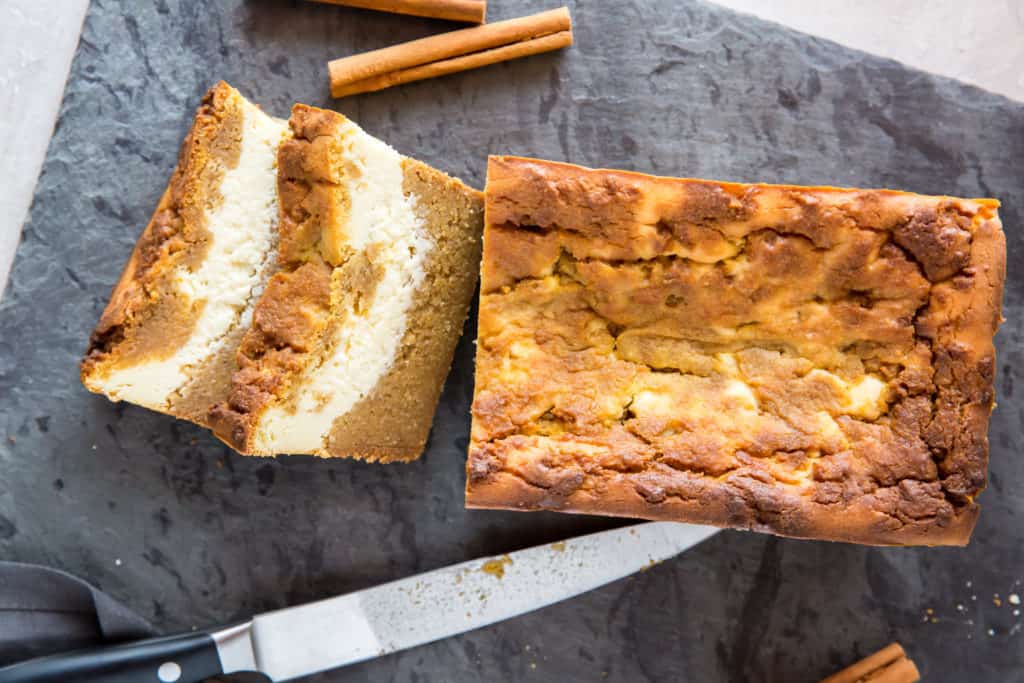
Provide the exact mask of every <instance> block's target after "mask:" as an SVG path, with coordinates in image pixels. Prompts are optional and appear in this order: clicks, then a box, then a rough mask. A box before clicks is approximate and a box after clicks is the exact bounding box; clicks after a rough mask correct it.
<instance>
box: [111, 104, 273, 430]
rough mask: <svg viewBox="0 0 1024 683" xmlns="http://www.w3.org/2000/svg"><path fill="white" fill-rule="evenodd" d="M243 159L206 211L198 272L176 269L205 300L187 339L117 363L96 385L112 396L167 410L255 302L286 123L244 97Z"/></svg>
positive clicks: (185, 289) (188, 292) (269, 239)
mask: <svg viewBox="0 0 1024 683" xmlns="http://www.w3.org/2000/svg"><path fill="white" fill-rule="evenodd" d="M243 107H244V108H243V116H242V140H241V150H240V153H239V158H238V165H237V166H235V168H231V169H227V170H226V171H225V173H224V176H223V178H222V180H221V184H220V195H221V197H222V201H221V203H220V205H219V206H218V207H217V208H216V209H214V210H213V211H211V212H209V213H208V214H207V216H206V223H207V231H208V233H209V235H210V239H211V244H210V246H209V248H208V251H207V254H206V258H205V259H204V260H203V261H202V263H201V264H200V265H199V267H198V268H196V269H195V270H194V271H191V270H189V269H188V268H187V267H184V266H182V267H179V269H178V271H177V272H176V274H175V286H176V288H177V292H178V295H179V296H183V297H186V298H187V300H188V302H189V303H194V302H205V303H204V305H203V309H202V312H201V314H200V316H199V319H198V320H197V321H196V324H195V327H194V328H193V330H192V334H191V335H190V336H189V338H188V340H187V341H186V342H185V343H184V344H183V345H182V346H181V347H180V348H179V349H178V350H177V351H175V352H174V354H173V355H172V356H170V357H169V358H165V359H163V360H158V361H153V362H146V363H140V364H138V365H133V366H131V367H127V368H115V369H114V370H113V371H112V372H111V373H110V374H109V375H108V376H107V377H105V378H103V379H102V380H100V381H97V382H96V384H97V385H98V387H99V388H100V389H101V390H102V391H103V392H104V393H106V394H107V395H109V396H110V397H111V398H113V399H120V400H125V401H131V402H132V403H137V404H139V405H143V406H146V407H147V408H153V409H156V410H166V409H167V408H168V405H169V402H170V400H171V398H172V397H173V395H174V393H175V392H176V391H178V390H180V389H181V388H182V387H184V385H185V384H186V383H187V382H188V381H189V379H190V372H191V371H192V370H193V368H194V367H195V366H196V365H197V364H199V363H201V362H202V361H204V360H205V359H207V358H209V357H210V356H212V355H213V354H215V353H217V352H218V351H220V350H221V346H222V345H223V344H224V343H225V341H226V339H225V338H226V336H227V334H228V333H229V332H230V331H231V329H232V328H234V327H235V326H236V325H237V324H240V322H241V321H242V319H243V318H246V317H247V316H249V317H251V315H252V312H251V309H252V306H253V305H254V303H255V300H256V298H257V295H258V290H259V289H260V288H261V287H262V282H261V274H262V272H263V270H264V267H265V266H266V264H267V261H268V259H270V258H273V256H274V254H273V251H274V244H275V243H276V237H277V222H278V216H277V213H278V208H277V148H278V145H279V144H280V143H281V141H282V140H283V138H284V137H285V135H286V133H287V131H288V124H287V122H286V121H282V120H280V119H275V118H272V117H270V116H267V115H266V114H264V113H263V112H262V111H261V110H260V109H259V108H258V107H256V106H255V105H253V104H250V103H249V102H244V105H243Z"/></svg>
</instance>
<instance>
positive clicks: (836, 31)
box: [0, 0, 1024, 334]
mask: <svg viewBox="0 0 1024 683" xmlns="http://www.w3.org/2000/svg"><path fill="white" fill-rule="evenodd" d="M490 1H491V3H492V6H493V5H496V4H498V3H501V2H511V1H512V0H490ZM4 4H5V9H6V21H4V22H0V177H2V178H4V182H3V183H0V293H2V291H3V287H4V285H5V284H6V281H7V275H8V272H9V270H10V265H11V261H12V260H13V258H14V250H15V247H16V246H17V244H18V239H19V237H20V234H21V227H22V225H23V224H24V223H25V221H26V219H27V217H28V212H29V210H30V205H31V202H32V194H33V190H34V188H35V184H36V179H37V177H38V175H39V170H40V168H41V167H42V163H43V158H44V157H45V155H46V147H47V144H48V143H49V140H50V136H51V134H52V132H53V125H54V122H55V120H56V116H57V111H58V108H59V106H60V101H61V95H62V93H63V90H64V82H65V80H66V79H67V75H68V70H69V68H70V65H71V60H72V58H73V56H74V53H75V48H76V47H77V45H78V36H79V32H80V31H81V27H82V20H83V18H84V17H85V12H86V9H87V7H88V0H6V1H5V3H4ZM718 4H720V5H724V6H726V7H729V8H731V9H735V10H740V11H743V12H749V13H751V14H755V15H757V16H759V17H761V18H762V19H768V20H770V21H776V22H778V23H780V24H783V25H786V26H789V27H792V28H795V29H797V30H800V31H804V32H806V33H810V34H813V35H817V36H820V37H823V38H828V39H829V40H834V41H836V42H838V43H841V44H844V45H847V46H849V47H854V48H857V49H860V50H864V51H866V52H871V53H874V54H877V55H880V56H883V57H890V58H892V59H897V60H899V61H901V62H904V63H906V64H909V65H910V66H913V67H916V68H919V69H924V70H927V71H931V72H933V73H937V74H940V75H943V76H950V77H952V78H957V79H959V80H962V81H965V82H968V83H972V84H974V85H978V86H981V87H982V88H985V89H987V90H990V91H993V92H997V93H1000V94H1002V95H1006V96H1007V97H1010V98H1013V99H1016V100H1022V101H1024V40H1021V39H1020V36H1022V35H1024V2H1021V0H980V1H978V2H971V3H964V2H962V0H860V1H859V2H856V3H853V2H849V1H848V0H814V2H810V1H808V0H718ZM446 28H447V26H446V25H444V24H441V23H439V30H445V29H446ZM329 57H330V55H324V58H325V61H326V59H327V58H329ZM169 173H170V169H168V174H169ZM825 180H827V179H825ZM96 182H97V183H102V182H103V179H102V178H97V179H96ZM141 228H142V226H139V229H140V230H141ZM67 229H68V230H74V217H73V216H72V217H69V221H68V225H67ZM0 334H2V332H0Z"/></svg>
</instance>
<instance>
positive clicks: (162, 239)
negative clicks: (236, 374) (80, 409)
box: [81, 81, 244, 391]
mask: <svg viewBox="0 0 1024 683" xmlns="http://www.w3.org/2000/svg"><path fill="white" fill-rule="evenodd" d="M243 102H244V101H243V99H242V97H241V95H239V94H238V92H237V91H235V90H234V89H233V88H231V87H230V86H229V85H227V84H226V83H224V82H223V81H222V82H220V83H218V84H217V85H215V86H213V88H211V89H210V90H209V92H207V93H206V95H205V96H204V97H203V101H202V104H201V105H200V107H199V109H198V110H197V111H196V117H195V120H194V122H193V124H192V129H191V130H190V131H189V134H188V136H187V137H186V138H185V141H184V143H183V144H182V147H181V151H180V153H179V155H178V166H177V168H176V169H175V171H174V175H173V176H172V178H171V181H170V183H169V184H168V187H167V190H166V191H165V192H164V195H163V197H162V198H161V200H160V203H159V204H158V205H157V208H156V211H155V212H154V214H153V217H152V219H150V222H149V225H147V226H146V229H145V231H144V232H143V233H142V236H141V237H140V238H139V241H138V242H137V243H136V245H135V249H134V250H133V251H132V255H131V257H130V259H129V261H128V264H127V265H126V267H125V269H124V272H123V273H122V275H121V278H120V280H119V281H118V283H117V285H115V287H114V290H113V292H112V294H111V296H110V301H109V302H108V304H107V307H106V309H105V310H104V311H103V315H102V316H101V317H100V320H99V322H98V323H97V325H96V328H95V330H94V331H93V333H92V336H91V338H90V340H89V348H88V350H87V351H86V354H85V358H84V359H83V361H82V365H81V376H82V381H83V383H85V385H86V386H87V387H88V388H89V389H91V390H92V391H100V390H99V388H98V387H97V386H96V384H95V382H94V381H93V380H94V379H99V378H101V377H103V376H104V375H105V373H107V372H108V371H109V370H110V369H111V368H113V367H115V366H116V367H120V368H123V367H129V366H132V365H135V364H138V363H141V362H143V361H146V360H151V359H160V358H166V357H168V356H170V355H171V354H173V353H174V352H175V351H176V350H177V349H178V348H179V347H180V346H181V345H182V344H183V343H184V342H185V341H187V339H188V338H189V336H190V335H191V332H192V328H193V325H194V324H195V321H196V320H197V319H198V318H199V315H200V313H201V312H202V304H203V302H201V301H200V302H194V303H192V304H189V303H187V302H186V299H185V298H183V297H178V296H175V292H176V291H177V290H176V285H175V284H174V282H173V280H172V276H173V273H174V271H175V270H176V269H177V268H178V267H180V266H189V267H195V266H197V265H198V264H199V263H200V262H201V261H202V260H203V258H204V257H205V255H206V251H207V248H208V246H209V234H208V231H207V228H206V215H207V212H208V211H209V210H210V209H211V208H215V207H216V206H217V205H218V204H219V203H220V201H221V197H220V195H219V193H218V190H217V188H218V187H219V186H220V179H221V178H222V177H223V174H224V172H225V171H226V170H228V169H230V168H234V167H235V166H236V165H237V164H238V155H239V153H240V149H241V135H242V132H241V131H242V117H243V112H242V106H243Z"/></svg>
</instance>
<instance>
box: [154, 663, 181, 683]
mask: <svg viewBox="0 0 1024 683" xmlns="http://www.w3.org/2000/svg"><path fill="white" fill-rule="evenodd" d="M156 677H157V678H159V679H160V682H161V683H174V682H175V681H176V680H178V679H179V678H181V667H180V666H178V665H177V664H176V663H175V662H164V663H163V664H161V665H160V668H159V669H157V670H156Z"/></svg>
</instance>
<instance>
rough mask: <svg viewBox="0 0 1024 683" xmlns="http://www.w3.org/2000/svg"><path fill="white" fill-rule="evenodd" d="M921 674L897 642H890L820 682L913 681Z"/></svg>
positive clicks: (889, 682)
mask: <svg viewBox="0 0 1024 683" xmlns="http://www.w3.org/2000/svg"><path fill="white" fill-rule="evenodd" d="M919 680H921V674H920V673H918V671H917V667H916V666H915V665H914V662H912V661H911V660H910V659H908V658H907V653H906V652H904V651H903V647H902V646H900V644H899V643H891V644H889V645H887V646H886V647H884V648H882V649H881V650H879V651H878V652H876V653H874V654H873V655H870V656H868V657H865V658H864V659H862V660H860V661H859V662H857V663H856V664H853V665H851V666H849V667H847V668H845V669H843V670H842V671H840V672H838V673H834V674H832V675H831V676H829V677H828V678H825V679H823V680H822V681H821V683H915V681H919Z"/></svg>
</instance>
